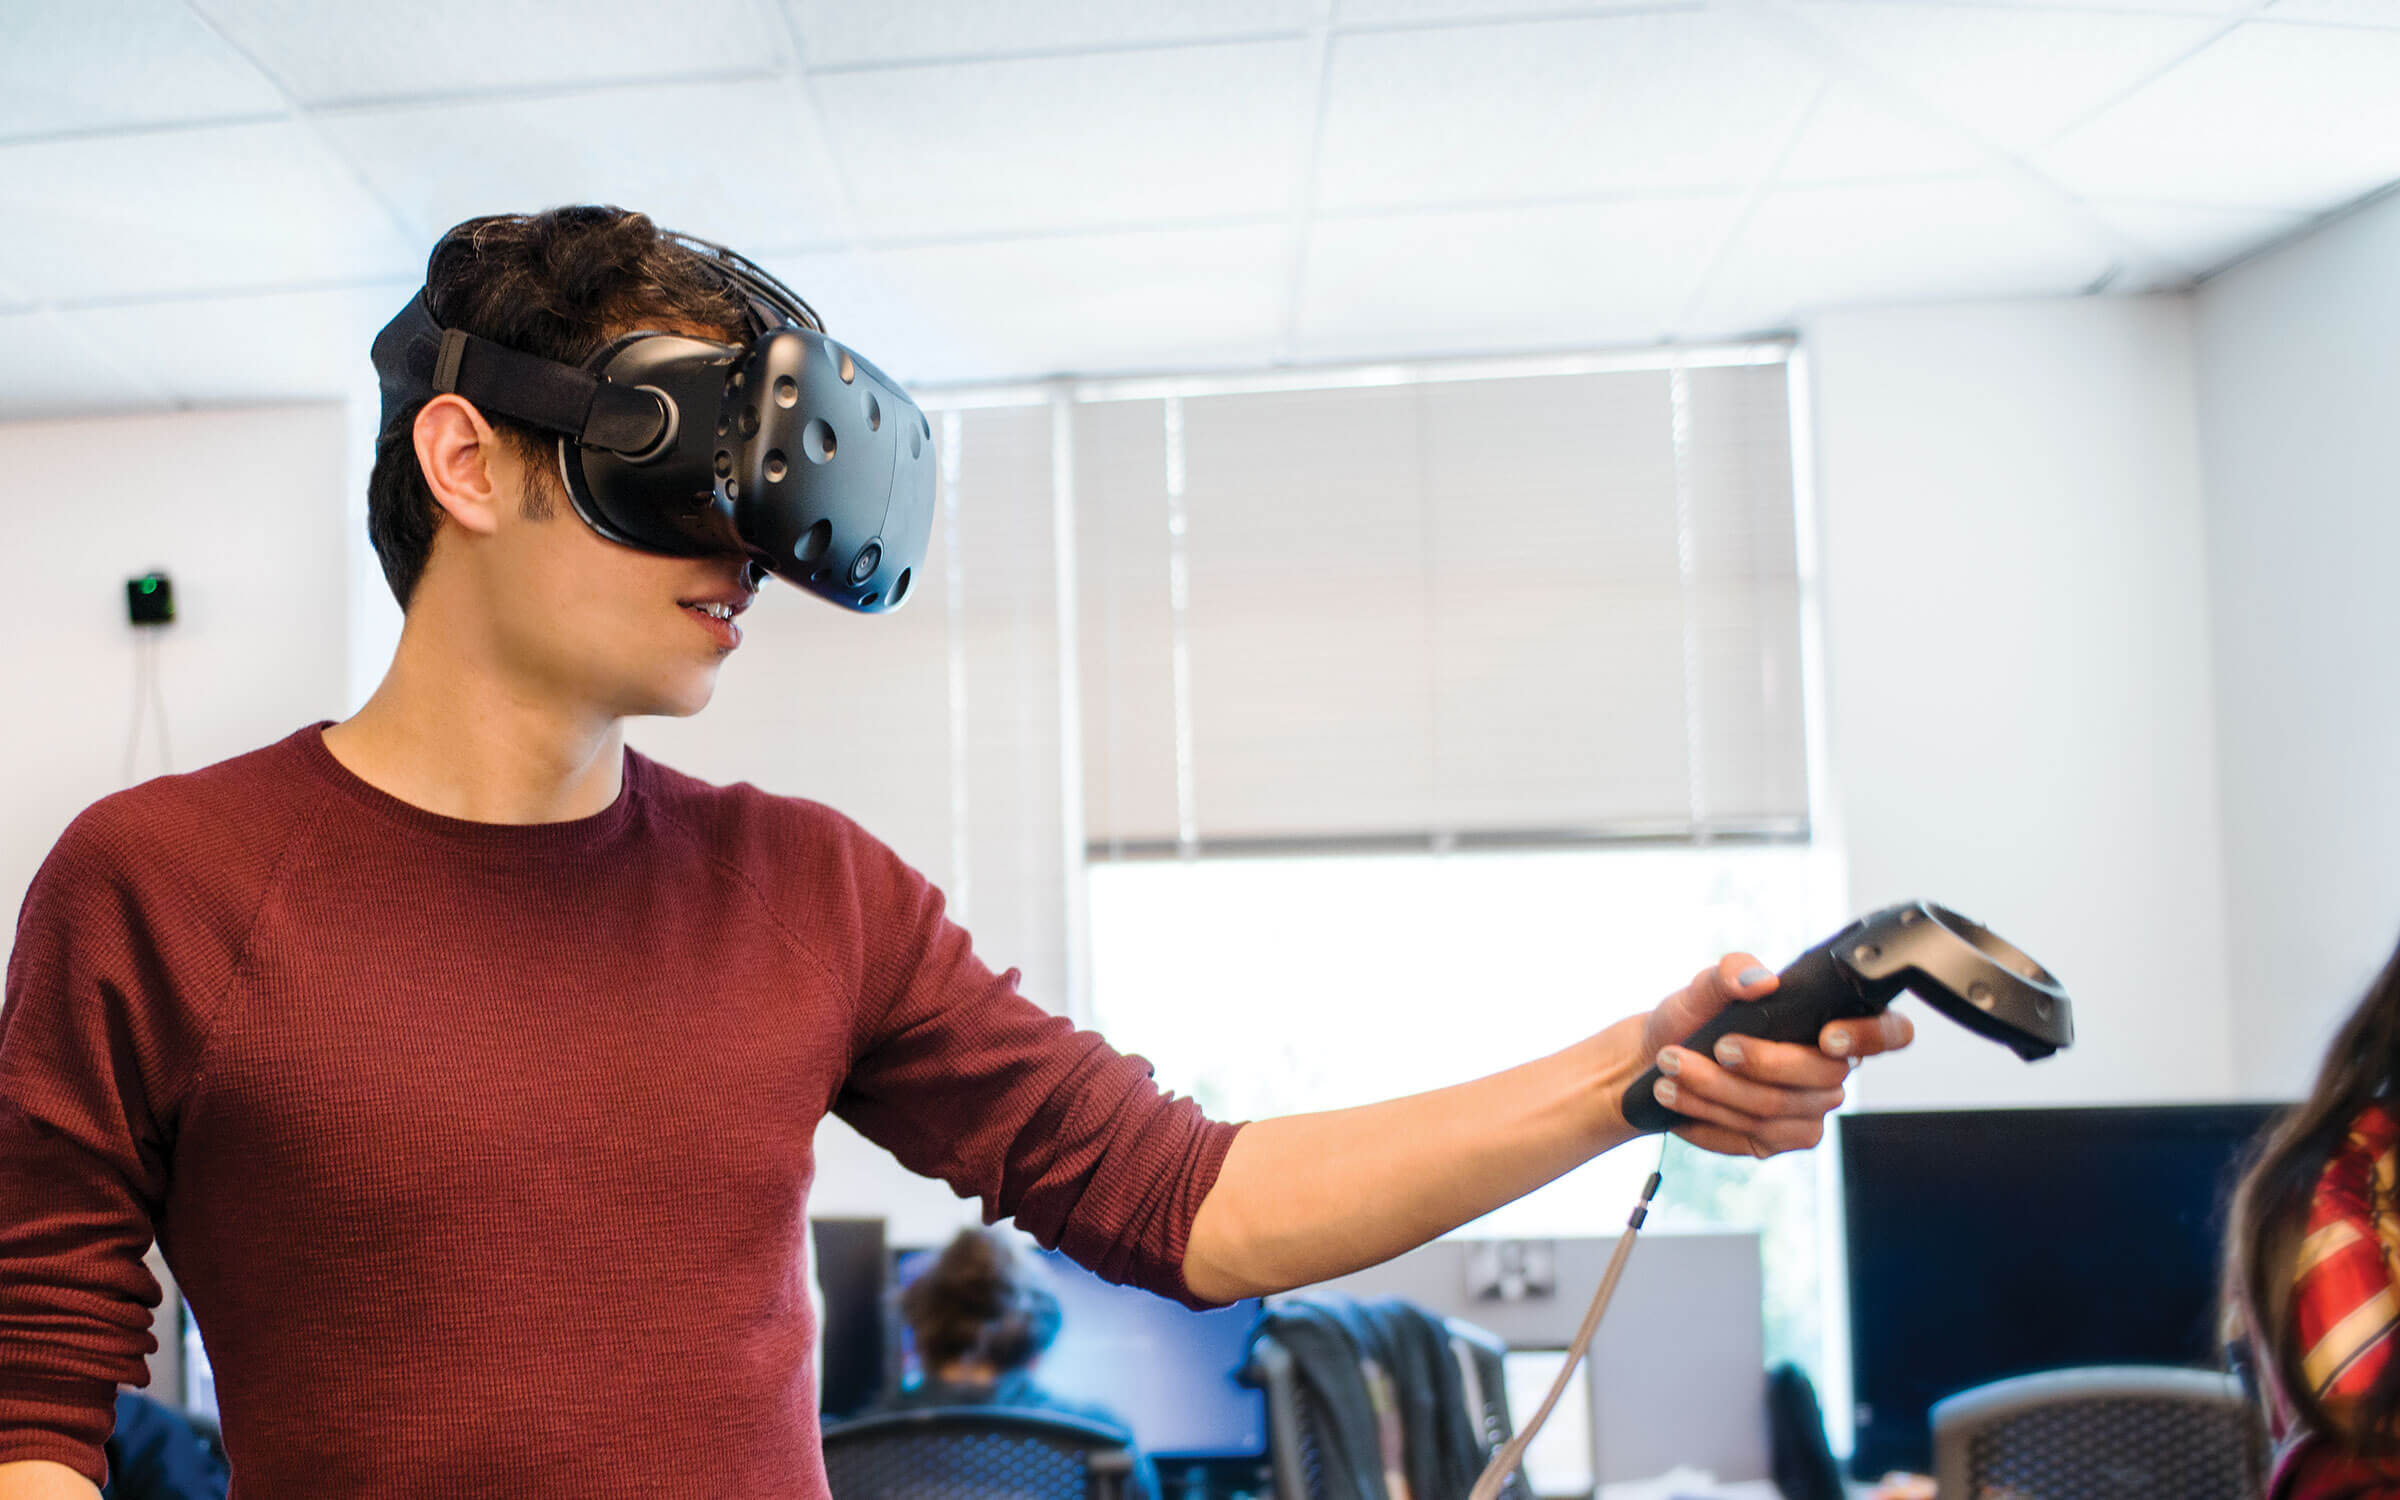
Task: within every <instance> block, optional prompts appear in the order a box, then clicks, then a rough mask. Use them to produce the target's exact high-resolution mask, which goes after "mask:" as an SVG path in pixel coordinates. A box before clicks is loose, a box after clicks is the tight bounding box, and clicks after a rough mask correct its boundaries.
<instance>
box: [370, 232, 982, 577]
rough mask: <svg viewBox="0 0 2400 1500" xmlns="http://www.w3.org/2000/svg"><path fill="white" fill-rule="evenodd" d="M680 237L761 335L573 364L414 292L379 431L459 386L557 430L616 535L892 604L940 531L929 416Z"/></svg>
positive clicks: (769, 286)
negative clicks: (516, 343)
mask: <svg viewBox="0 0 2400 1500" xmlns="http://www.w3.org/2000/svg"><path fill="white" fill-rule="evenodd" d="M668 238H670V239H672V240H674V241H675V242H676V243H678V244H680V245H682V246H684V247H685V248H686V249H689V250H691V251H693V252H694V253H695V254H697V255H699V256H700V257H701V258H702V259H703V260H705V261H706V262H707V263H708V264H709V266H710V267H711V268H712V269H714V270H715V271H716V272H717V274H719V275H721V276H722V277H723V278H724V279H725V282H726V285H727V286H728V287H730V288H731V289H732V290H733V291H734V292H736V293H737V294H738V295H739V296H740V298H741V301H742V305H743V307H744V309H745V314H744V317H745V323H746V327H745V333H746V335H747V339H748V342H746V343H744V344H738V345H737V344H720V343H716V342H713V341H711V340H708V339H695V338H686V337H684V336H683V335H681V334H674V333H630V334H627V335H625V336H624V337H623V338H620V339H617V340H615V341H614V342H612V343H610V344H609V345H607V346H606V347H605V348H603V349H601V350H600V351H599V352H598V353H596V354H594V355H593V356H592V358H591V359H590V360H588V361H587V362H586V363H584V364H583V365H582V366H581V367H577V366H574V365H568V364H560V363H557V362H555V361H552V360H547V359H542V358H539V357H537V356H535V355H531V354H526V353H523V352H521V351H519V350H516V349H511V348H509V347H507V346H506V345H504V344H498V343H494V342H493V341H492V340H490V339H486V338H479V337H477V336H476V335H474V334H471V333H468V332H466V331H464V330H463V329H457V328H444V327H442V326H441V324H440V323H438V322H436V321H435V320H434V316H433V309H432V308H431V307H430V306H429V305H428V304H427V303H426V300H425V293H424V291H423V290H422V289H420V290H419V291H418V292H417V294H416V295H415V296H413V297H411V298H409V301H408V305H407V306H406V307H404V308H402V309H401V310H400V315H399V316H398V317H396V318H394V319H392V321H391V322H390V323H389V324H387V325H385V327H384V330H383V331H382V332H381V333H379V334H377V335H376V336H375V346H374V360H375V373H376V376H377V379H378V380H379V381H380V382H381V384H382V387H383V429H382V430H384V431H387V432H388V431H389V430H390V429H391V424H392V422H393V420H394V419H395V418H397V417H398V416H399V414H400V413H401V412H402V411H404V410H406V409H407V408H408V406H409V405H410V404H411V403H413V402H418V401H424V400H429V399H431V398H432V397H434V396H436V395H441V394H444V393H447V392H453V391H454V392H456V393H457V394H459V395H460V396H463V397H465V398H466V399H467V400H469V401H471V402H473V403H474V404H475V405H476V407H477V408H478V409H480V410H482V411H484V412H487V413H490V414H493V415H497V416H503V417H510V418H514V419H515V420H517V421H519V422H523V423H525V424H527V425H529V426H532V427H535V428H538V429H540V430H542V431H544V432H549V433H555V434H557V437H558V467H559V474H560V477H561V478H562V479H563V480H564V481H565V484H566V489H567V494H568V495H569V496H570V497H571V498H572V499H573V501H574V505H575V512H576V514H578V515H580V516H582V517H583V519H584V522H585V523H586V524H587V525H589V526H590V527H591V528H592V529H593V530H594V531H597V532H599V533H600V534H601V535H602V536H604V537H607V538H608V539H609V540H610V541H613V542H620V543H622V544H624V545H625V546H628V547H638V548H640V549H641V550H643V551H645V552H660V553H666V554H669V555H671V556H676V557H709V556H726V555H731V556H739V557H746V558H748V559H749V560H750V561H751V562H752V563H753V564H754V565H756V566H757V567H758V568H759V569H761V570H763V571H764V572H768V573H772V574H774V575H775V576H776V577H778V578H781V579H783V580H785V581H786V582H788V583H792V584H796V585H798V586H799V587H801V588H803V589H806V590H808V591H809V592H810V593H812V594H815V595H817V596H818V597H819V598H823V599H829V600H831V601H833V602H834V603H836V604H839V605H841V606H843V607H844V608H847V609H854V610H858V611H860V612H862V613H881V612H882V611H885V610H889V609H896V608H898V607H899V606H900V605H901V604H902V603H903V602H905V601H906V600H907V598H908V596H909V592H910V586H911V584H912V583H913V582H914V581H915V575H916V572H917V570H918V569H920V568H922V567H923V566H924V563H925V547H926V543H927V541H928V539H929V538H930V537H931V535H932V531H933V472H934V455H933V427H932V425H931V424H930V423H928V422H927V421H926V420H925V413H924V412H922V411H920V410H919V409H918V407H917V404H916V403H915V402H914V401H912V400H910V399H909V397H908V393H907V392H905V391H903V390H901V389H900V387H899V385H898V384H897V383H896V382H894V381H893V380H892V378H891V377H890V376H888V375H886V374H884V373H883V372H882V371H881V370H878V369H876V368H875V367H874V366H873V365H871V364H869V363H868V362H867V361H866V360H864V359H862V358H860V357H859V356H858V354H857V353H856V352H854V351H853V350H851V349H849V348H847V347H845V346H844V345H842V344H840V343H837V342H836V341H834V340H833V339H830V338H827V337H826V336H825V324H824V320H823V319H821V318H819V317H818V316H817V313H816V310H815V309H814V308H812V307H810V306H809V305H808V304H807V303H806V302H804V301H802V300H801V299H800V296H799V294H798V293H796V292H794V291H793V290H792V289H791V288H789V287H787V286H785V285H784V284H783V283H782V282H780V281H778V280H776V279H775V278H774V277H773V276H771V275H769V274H768V273H767V272H766V271H764V270H762V269H761V268H760V267H758V266H757V265H755V264H753V263H752V262H751V261H749V260H747V259H745V258H744V257H742V256H740V255H737V254H735V253H734V252H733V251H731V250H728V249H726V248H725V247H724V246H722V245H717V244H712V243H710V242H709V241H707V240H703V239H697V238H694V237H693V236H690V235H684V234H670V235H669V236H668Z"/></svg>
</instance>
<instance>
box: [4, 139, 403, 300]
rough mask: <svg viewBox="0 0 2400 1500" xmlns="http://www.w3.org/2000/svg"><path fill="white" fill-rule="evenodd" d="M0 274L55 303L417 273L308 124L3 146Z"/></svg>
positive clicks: (389, 225)
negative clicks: (21, 230) (20, 228)
mask: <svg viewBox="0 0 2400 1500" xmlns="http://www.w3.org/2000/svg"><path fill="white" fill-rule="evenodd" d="M0 223H11V224H37V223H38V224H40V225H41V226H42V232H41V233H40V234H38V235H33V234H26V235H12V236H8V237H6V238H4V239H0V274H5V275H7V276H8V277H10V278H11V279H12V280H14V281H16V282H18V283H20V284H22V285H23V286H24V287H25V289H26V290H27V291H29V292H31V293H32V294H33V295H35V296H37V297H40V298H42V299H44V300H47V301H70V300H78V299H87V298H98V297H109V298H116V297H129V298H130V297H146V296H172V295H176V294H180V293H191V292H227V291H239V290H251V289H257V288H264V287H277V286H283V287H288V286H292V285H294V284H299V283H317V284H323V283H326V282H336V281H358V280H365V279H369V278H376V277H385V276H394V275H409V274H412V273H414V272H415V271H416V270H417V269H419V268H421V267H422V266H423V264H424V247H423V246H421V245H414V244H412V243H410V241H409V240H408V238H407V237H405V236H404V235H402V234H401V233H400V231H399V230H398V228H397V227H396V226H395V225H394V224H393V222H392V219H391V216H390V215H389V213H388V212H387V211H386V210H385V209H384V207H383V205H381V204H379V203H378V202H376V201H375V199H374V198H373V197H372V196H371V195H370V194H369V193H368V192H367V191H366V190H365V189H364V188H362V187H361V186H359V184H358V181H357V179H356V178H355V177H353V176H352V175H351V174H350V172H349V171H348V170H346V169H345V168H343V167H342V166H341V164H340V163H338V162H336V161H335V160H334V159H333V158H332V156H331V155H330V154H328V153H327V152H326V151H325V150H324V149H323V148H322V147H321V146H319V145H318V144H317V142H316V141H315V140H314V139H313V138H312V137H311V136H310V134H309V132H308V130H307V129H306V128H305V127H303V126H300V125H296V124H290V123H278V124H271V125H217V126H207V127H202V128H193V129H178V130H162V131H155V132H145V133H141V134H133V135H108V136H84V137H77V138H75V139H72V140H61V141H43V142H37V143H33V144H27V145H17V146H0Z"/></svg>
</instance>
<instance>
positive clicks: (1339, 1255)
mask: <svg viewBox="0 0 2400 1500" xmlns="http://www.w3.org/2000/svg"><path fill="white" fill-rule="evenodd" d="M1641 1028H1642V1018H1641V1017H1638V1016H1636V1017H1631V1018H1628V1019H1627V1020H1625V1021H1622V1022H1620V1023H1618V1024H1617V1025H1615V1026H1612V1027H1610V1028H1609V1029H1608V1030H1606V1031H1604V1032H1602V1033H1600V1034H1599V1035H1598V1036H1595V1037H1591V1038H1589V1039H1587V1040H1585V1041H1582V1042H1578V1043H1576V1044H1575V1045H1574V1046H1572V1047H1569V1048H1567V1049H1566V1050H1565V1051H1563V1052H1558V1053H1554V1054H1552V1055H1551V1056H1549V1057H1545V1058H1541V1059H1538V1060H1536V1061H1534V1062H1530V1063H1527V1064H1525V1065H1524V1066H1522V1067H1516V1068H1511V1069H1509V1070H1508V1071H1507V1072H1505V1073H1495V1074H1493V1075H1492V1076H1490V1077H1489V1078H1479V1079H1477V1080H1475V1081H1474V1082H1472V1083H1462V1084H1458V1085H1456V1086H1454V1087H1451V1088H1446V1089H1437V1090H1435V1091H1434V1092H1432V1093H1428V1094H1417V1095H1414V1096H1412V1097H1410V1098H1406V1099H1394V1100H1391V1101H1388V1102H1386V1103H1382V1104H1369V1105H1362V1106H1360V1107H1359V1108H1357V1109H1343V1110H1333V1111H1329V1112H1327V1113H1323V1114H1312V1115H1290V1116H1286V1117H1284V1118H1281V1119H1274V1120H1260V1121H1258V1122H1256V1123H1254V1124H1251V1125H1248V1126H1245V1127H1244V1128H1243V1130H1242V1133H1241V1134H1240V1135H1238V1136H1236V1137H1235V1138H1234V1142H1233V1149H1232V1150H1231V1151H1230V1152H1228V1153H1227V1155H1226V1158H1225V1164H1224V1166H1223V1168H1222V1169H1221V1170H1220V1171H1219V1173H1218V1176H1217V1181H1216V1185H1215V1187H1213V1188H1212V1189H1211V1190H1210V1191H1209V1194H1208V1197H1207V1199H1206V1200H1205V1201H1204V1202H1202V1204H1201V1205H1200V1212H1199V1215H1198V1217H1197V1218H1196V1219H1195V1220H1194V1221H1193V1224H1192V1235H1191V1243H1190V1246H1189V1249H1188V1250H1187V1252H1186V1254H1185V1256H1184V1280H1185V1282H1186V1283H1187V1284H1188V1285H1189V1286H1190V1287H1191V1289H1192V1290H1193V1291H1194V1292H1195V1293H1197V1294H1199V1295H1200V1296H1203V1297H1207V1298H1210V1299H1212V1300H1218V1301H1230V1300H1232V1299H1234V1298H1236V1297H1248V1296H1256V1295H1259V1294H1261V1293H1265V1292H1277V1291H1287V1290H1289V1289H1291V1288H1293V1287H1297V1286H1307V1285H1309V1284H1310V1283H1312V1282H1317V1281H1323V1280H1325V1279H1326V1278H1327V1277H1331V1276H1340V1275H1344V1274H1347V1273H1348V1272H1351V1271H1355V1270H1359V1269H1361V1268H1363V1267H1366V1266H1371V1265H1375V1264H1377V1263H1379V1262H1382V1261H1385V1260H1389V1259H1390V1258H1391V1257H1393V1256H1395V1255H1398V1254H1400V1253H1401V1252H1402V1251H1405V1250H1410V1249H1413V1248H1415V1247H1416V1246H1418V1245H1421V1244H1423V1243H1425V1242H1426V1241H1427V1240H1430V1239H1432V1238H1434V1237H1435V1236H1437V1235H1440V1234H1444V1233H1446V1232H1448V1231H1449V1230H1452V1229H1455V1228H1457V1227H1458V1226H1459V1225H1461V1224H1464V1223H1467V1222H1468V1221H1469V1220H1472V1219H1477V1218H1480V1217H1482V1216H1483V1215H1484V1214H1487V1213H1489V1212H1491V1211H1492V1210H1493V1209H1495V1208H1498V1207H1499V1206H1500V1205H1501V1204H1503V1203H1507V1202H1510V1201H1512V1200H1514V1199H1516V1198H1520V1197H1522V1196H1524V1195H1525V1194H1527V1193H1529V1192H1532V1191H1533V1190H1534V1189H1535V1188H1537V1187H1540V1186H1541V1185H1542V1184H1544V1183H1546V1182H1549V1181H1550V1180H1551V1179H1553V1178H1555V1177H1558V1176H1561V1175H1562V1174H1564V1173H1566V1172H1568V1171H1571V1170H1573V1169H1574V1168H1575V1167H1577V1166H1580V1165H1581V1164H1582V1163H1584V1162H1586V1161H1588V1160H1590V1159H1591V1158H1592V1157H1594V1156H1596V1155H1598V1154H1599V1153H1601V1152H1602V1151H1605V1150H1607V1149H1609V1148H1610V1147H1611V1146H1615V1145H1619V1144H1621V1143H1622V1142H1624V1141H1626V1140H1628V1139H1631V1137H1632V1135H1633V1131H1632V1130H1631V1128H1630V1127H1628V1126H1627V1125H1626V1124H1625V1121H1624V1119H1623V1117H1622V1116H1621V1115H1619V1114H1618V1113H1617V1108H1616V1101H1617V1099H1618V1098H1619V1097H1620V1096H1622V1095H1623V1093H1624V1091H1625V1089H1626V1086H1627V1085H1629V1084H1631V1083H1632V1082H1633V1080H1634V1079H1635V1078H1636V1077H1637V1076H1639V1075H1640V1073H1641V1071H1642V1069H1643V1068H1644V1067H1646V1066H1648V1060H1647V1059H1646V1058H1645V1057H1644V1056H1643V1055H1642V1045H1641V1034H1642V1033H1641Z"/></svg>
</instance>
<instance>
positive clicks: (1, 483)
mask: <svg viewBox="0 0 2400 1500" xmlns="http://www.w3.org/2000/svg"><path fill="white" fill-rule="evenodd" d="M140 348H141V345H140V344H139V343H136V344H133V345H131V346H128V347H127V348H125V349H122V350H120V351H118V352H117V353H116V354H115V355H114V356H113V357H112V355H111V353H110V351H108V350H106V349H104V348H102V347H101V346H100V345H99V344H97V343H96V342H94V340H93V338H92V336H91V335H90V334H88V333H86V332H84V331H83V330H81V329H78V328H74V327H71V326H69V324H68V323H67V321H66V320H65V319H64V318H61V317H58V316H56V315H54V314H51V313H46V312H21V313H0V422H16V421H25V420H29V419H32V418H37V417H64V416H79V415H84V414H89V413H96V412H122V411H128V410H137V409H141V408H145V407H160V406H165V405H167V404H168V403H167V396H166V392H165V391H164V390H163V389H161V388H160V387H159V386H158V385H156V384H155V383H153V382H151V381H150V380H148V379H147V378H145V376H144V374H143V372H142V371H141V370H140V369H139V368H138V361H137V360H136V359H129V358H127V357H126V356H127V355H129V354H137V353H138V351H139V349H140ZM7 487H8V482H7V479H6V478H5V477H4V476H0V498H7V496H6V491H7ZM16 498H17V500H18V503H23V497H16Z"/></svg>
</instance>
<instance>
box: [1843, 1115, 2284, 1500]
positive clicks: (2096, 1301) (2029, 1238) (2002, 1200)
mask: <svg viewBox="0 0 2400 1500" xmlns="http://www.w3.org/2000/svg"><path fill="white" fill-rule="evenodd" d="M2279 1108H2280V1106H2275V1105H2263V1104H2260V1105H2194V1106H2173V1107H2157V1108H2141V1109H2027V1110H1986V1111H1971V1112H1970V1111H1955V1112H1952V1111H1944V1112H1938V1113H1924V1114H1900V1113H1895V1114H1854V1115H1842V1116H1839V1117H1838V1119H1839V1121H1840V1125H1839V1131H1840V1140H1841V1156H1842V1192H1843V1199H1844V1208H1843V1211H1844V1217H1845V1220H1846V1229H1847V1234H1848V1250H1849V1263H1850V1274H1849V1285H1850V1342H1851V1384H1852V1390H1853V1394H1854V1396H1855V1398H1856V1402H1857V1408H1856V1418H1857V1433H1858V1440H1857V1446H1856V1448H1855V1450H1854V1452H1853V1454H1852V1457H1851V1466H1850V1467H1851V1472H1852V1473H1853V1474H1855V1475H1857V1476H1859V1477H1861V1478H1871V1477H1874V1476H1878V1475H1881V1474H1884V1473H1886V1472H1888V1471H1890V1470H1893V1469H1906V1470H1912V1471H1917V1472H1928V1471H1930V1470H1931V1468H1932V1462H1933V1460H1932V1429H1931V1427H1930V1426H1929V1424H1928V1415H1927V1414H1928V1411H1929V1410H1930V1408H1931V1407H1932V1405H1933V1403H1934V1402H1936V1401H1938V1400H1940V1399H1942V1398H1943V1397H1944V1396H1949V1395H1953V1394H1956V1393H1957V1392H1959V1391H1964V1390H1968V1389H1970V1388H1972V1387H1975V1386H1979V1385H1983V1384H1985V1383H1986V1382H1989V1381H1993V1380H2000V1379H2005V1378H2006V1377H2008V1376H2011V1375H2024V1374H2030V1373H2032V1372H2034V1371H2037V1370H2055V1369H2063V1368H2067V1367H2070V1366H2076V1365H2105V1364H2161V1365H2194V1366H2211V1367H2214V1366H2219V1364H2220V1360H2221V1352H2220V1348H2219V1345H2220V1340H2219V1337H2218V1332H2217V1311H2216V1307H2217V1275H2218V1272H2217V1267H2218V1257H2219V1255H2220V1254H2221V1253H2222V1246H2223V1243H2224V1226H2225V1204H2226V1201H2227V1197H2228V1195H2229V1194H2230V1192H2231V1190H2232V1174H2233V1169H2234V1167H2235V1165H2236V1162H2237V1159H2238V1158H2239V1157H2240V1155H2241V1153H2242V1150H2243V1148H2244V1147H2245V1146H2247V1145H2248V1144H2249V1142H2250V1141H2251V1139H2252V1138H2253V1137H2255V1136H2256V1135H2257V1134H2258V1133H2259V1131H2260V1130H2261V1129H2262V1128H2264V1127H2265V1125H2266V1124H2267V1122H2268V1121H2269V1120H2270V1119H2272V1118H2273V1116H2274V1115H2275V1113H2276V1112H2277V1110H2278V1109H2279Z"/></svg>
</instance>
